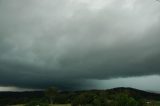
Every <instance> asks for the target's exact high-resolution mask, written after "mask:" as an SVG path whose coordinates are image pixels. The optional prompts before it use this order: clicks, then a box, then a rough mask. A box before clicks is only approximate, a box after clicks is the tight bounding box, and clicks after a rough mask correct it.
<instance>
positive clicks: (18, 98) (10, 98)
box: [0, 87, 160, 106]
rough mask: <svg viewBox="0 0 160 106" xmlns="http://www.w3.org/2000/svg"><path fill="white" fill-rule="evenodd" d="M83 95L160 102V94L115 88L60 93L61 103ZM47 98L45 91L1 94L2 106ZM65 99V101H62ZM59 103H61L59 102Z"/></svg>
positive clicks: (0, 102)
mask: <svg viewBox="0 0 160 106" xmlns="http://www.w3.org/2000/svg"><path fill="white" fill-rule="evenodd" d="M81 93H90V94H100V93H105V94H106V95H114V94H118V93H126V94H128V95H129V96H132V97H134V98H140V99H146V100H160V94H158V93H152V92H147V91H143V90H138V89H134V88H124V87H120V88H113V89H107V90H84V91H62V92H60V102H61V103H63V102H66V101H65V100H70V101H71V100H72V99H73V98H74V97H76V96H77V95H79V94H81ZM42 98H45V94H44V91H27V92H0V106H1V105H3V106H4V105H6V104H7V105H8V104H17V103H19V104H23V103H27V102H28V101H30V100H33V99H42ZM62 98H63V99H62ZM58 102H59V101H58Z"/></svg>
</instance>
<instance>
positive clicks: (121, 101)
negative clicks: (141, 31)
mask: <svg viewBox="0 0 160 106" xmlns="http://www.w3.org/2000/svg"><path fill="white" fill-rule="evenodd" d="M112 105H113V106H138V102H137V101H136V100H135V99H134V98H132V97H129V96H128V95H126V94H118V95H115V99H114V100H113V102H112Z"/></svg>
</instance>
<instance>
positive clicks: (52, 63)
mask: <svg viewBox="0 0 160 106" xmlns="http://www.w3.org/2000/svg"><path fill="white" fill-rule="evenodd" d="M159 46H160V3H159V2H157V1H156V0H0V85H1V86H17V87H25V88H45V87H49V86H57V87H59V88H62V89H76V88H83V87H85V86H94V84H93V82H90V81H89V80H105V79H112V78H119V77H121V78H122V77H123V78H125V77H135V76H147V75H159V74H160V65H159V63H160V47H159Z"/></svg>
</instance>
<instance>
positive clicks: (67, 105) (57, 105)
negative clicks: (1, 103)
mask: <svg viewBox="0 0 160 106" xmlns="http://www.w3.org/2000/svg"><path fill="white" fill-rule="evenodd" d="M12 106H24V105H12ZM49 106H51V105H49ZM52 106H71V105H70V104H55V105H52Z"/></svg>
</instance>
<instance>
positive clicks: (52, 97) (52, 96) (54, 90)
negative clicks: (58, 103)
mask: <svg viewBox="0 0 160 106" xmlns="http://www.w3.org/2000/svg"><path fill="white" fill-rule="evenodd" d="M45 95H46V96H47V97H48V98H49V102H50V104H51V105H53V103H54V102H55V98H56V96H57V95H58V89H57V88H55V87H50V88H48V89H47V90H46V91H45Z"/></svg>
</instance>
